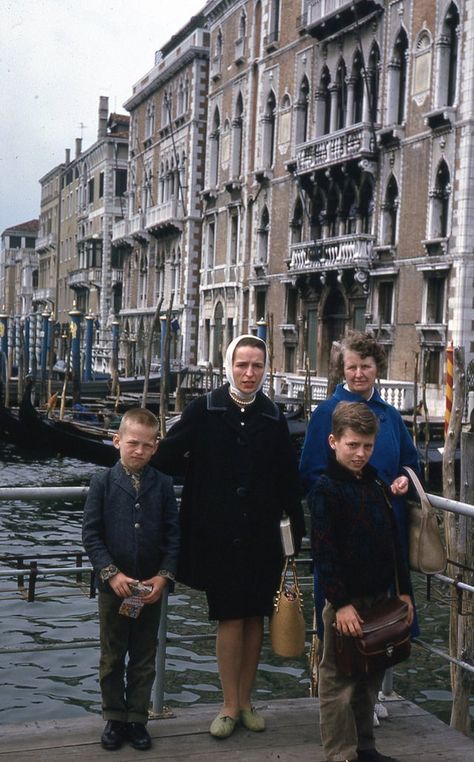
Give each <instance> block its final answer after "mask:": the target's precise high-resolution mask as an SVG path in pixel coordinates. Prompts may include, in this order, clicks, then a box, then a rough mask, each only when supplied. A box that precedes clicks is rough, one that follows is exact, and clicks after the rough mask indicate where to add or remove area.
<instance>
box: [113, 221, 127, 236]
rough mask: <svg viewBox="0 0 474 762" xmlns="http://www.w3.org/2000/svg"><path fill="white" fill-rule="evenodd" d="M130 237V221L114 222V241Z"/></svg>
mask: <svg viewBox="0 0 474 762" xmlns="http://www.w3.org/2000/svg"><path fill="white" fill-rule="evenodd" d="M129 235H130V220H128V219H124V220H119V221H118V222H114V224H113V226H112V241H120V240H123V239H124V238H127V236H129Z"/></svg>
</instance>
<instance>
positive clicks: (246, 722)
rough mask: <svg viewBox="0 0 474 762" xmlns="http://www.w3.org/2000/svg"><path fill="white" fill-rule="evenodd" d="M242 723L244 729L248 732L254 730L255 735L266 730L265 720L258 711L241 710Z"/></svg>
mask: <svg viewBox="0 0 474 762" xmlns="http://www.w3.org/2000/svg"><path fill="white" fill-rule="evenodd" d="M240 721H241V723H242V725H243V726H244V728H247V730H253V732H254V733H261V732H262V730H265V720H264V718H263V717H262V715H261V714H259V713H258V712H257V710H256V709H254V708H253V707H252V709H241V710H240Z"/></svg>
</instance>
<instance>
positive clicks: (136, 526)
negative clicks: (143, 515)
mask: <svg viewBox="0 0 474 762" xmlns="http://www.w3.org/2000/svg"><path fill="white" fill-rule="evenodd" d="M134 527H135V529H140V524H139V523H138V521H137V523H136V524H134Z"/></svg>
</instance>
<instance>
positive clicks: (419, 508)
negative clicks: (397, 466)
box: [404, 466, 447, 574]
mask: <svg viewBox="0 0 474 762" xmlns="http://www.w3.org/2000/svg"><path fill="white" fill-rule="evenodd" d="M404 470H405V471H406V472H407V474H408V476H409V477H410V479H411V481H412V482H413V485H414V487H415V489H416V491H417V493H418V497H419V498H420V502H419V503H417V502H415V501H413V500H409V501H408V503H407V505H408V538H409V539H408V548H409V562H410V569H412V570H413V571H418V572H422V573H423V574H441V573H442V572H444V570H445V568H446V560H447V559H446V550H445V548H444V546H443V543H442V542H441V537H440V534H439V529H438V520H437V518H436V513H435V511H434V509H433V506H432V505H431V503H430V501H429V500H428V496H427V494H426V492H425V491H424V489H423V487H422V485H421V482H420V480H419V479H418V477H417V475H416V474H415V472H414V471H413V469H411V468H409V467H408V466H404Z"/></svg>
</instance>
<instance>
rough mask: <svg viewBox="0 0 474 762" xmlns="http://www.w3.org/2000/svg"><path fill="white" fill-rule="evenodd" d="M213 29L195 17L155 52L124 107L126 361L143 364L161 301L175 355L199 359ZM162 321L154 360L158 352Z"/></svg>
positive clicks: (117, 240)
mask: <svg viewBox="0 0 474 762" xmlns="http://www.w3.org/2000/svg"><path fill="white" fill-rule="evenodd" d="M208 58H209V33H208V32H207V31H206V30H205V29H204V28H203V18H202V16H199V15H198V16H195V17H193V18H192V19H191V20H190V22H189V23H188V24H187V25H186V26H185V27H183V29H181V30H180V31H179V32H178V33H177V34H176V35H174V36H173V37H172V38H171V40H170V41H169V42H168V43H167V44H166V45H165V46H163V48H162V49H161V50H160V51H158V53H157V56H156V61H155V66H154V67H153V68H152V69H151V71H149V72H148V73H147V74H146V75H144V77H142V78H141V79H140V81H139V82H138V83H137V84H136V85H135V86H134V88H133V93H132V96H131V97H130V98H129V99H128V101H127V102H126V103H125V107H126V108H127V109H128V110H129V111H130V124H131V128H130V146H129V164H128V167H129V182H128V207H127V212H126V214H125V215H124V216H123V219H122V220H118V221H117V222H116V224H115V225H114V229H113V243H114V245H115V246H116V247H118V248H121V250H122V252H123V258H124V283H123V300H122V306H121V309H120V322H121V354H122V356H123V358H124V365H125V368H126V369H130V370H134V371H137V370H138V371H139V372H140V371H141V372H143V370H144V359H145V354H146V346H147V341H148V336H149V334H150V330H151V326H152V323H153V317H154V313H155V311H156V307H157V305H158V304H159V303H160V301H161V300H162V310H161V312H162V314H164V313H165V312H166V311H167V310H168V309H169V308H170V307H171V311H172V313H171V314H172V321H171V329H172V330H171V359H172V360H173V361H176V362H177V363H180V364H182V365H188V364H189V363H190V362H191V363H193V362H196V348H197V337H198V308H199V270H200V261H201V199H200V196H199V191H200V190H201V189H202V184H203V167H204V156H205V143H206V95H207V83H208ZM161 347H162V342H161V330H160V329H158V330H157V331H156V334H155V336H154V342H153V359H154V361H155V362H156V361H159V359H160V354H161Z"/></svg>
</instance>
